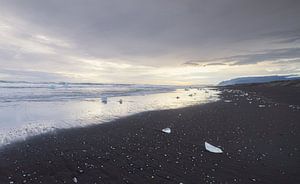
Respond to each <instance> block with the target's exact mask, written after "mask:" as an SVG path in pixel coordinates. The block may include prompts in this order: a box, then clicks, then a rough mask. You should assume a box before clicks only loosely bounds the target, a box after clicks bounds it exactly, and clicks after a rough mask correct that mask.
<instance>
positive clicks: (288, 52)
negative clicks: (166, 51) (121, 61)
mask: <svg viewBox="0 0 300 184" xmlns="http://www.w3.org/2000/svg"><path fill="white" fill-rule="evenodd" d="M299 58H300V48H284V49H272V50H264V51H260V52H258V53H257V52H256V53H252V54H244V55H235V56H230V57H223V58H214V59H210V60H193V61H187V62H184V63H183V64H184V65H190V66H215V65H231V66H232V65H249V64H257V63H260V62H270V61H271V62H276V63H278V62H283V63H284V62H286V61H294V60H296V61H299ZM216 61H217V62H216ZM218 61H219V62H218Z"/></svg>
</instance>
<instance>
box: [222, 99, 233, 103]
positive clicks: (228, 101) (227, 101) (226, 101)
mask: <svg viewBox="0 0 300 184" xmlns="http://www.w3.org/2000/svg"><path fill="white" fill-rule="evenodd" d="M224 102H225V103H230V102H232V101H231V100H224Z"/></svg>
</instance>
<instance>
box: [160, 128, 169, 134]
mask: <svg viewBox="0 0 300 184" xmlns="http://www.w3.org/2000/svg"><path fill="white" fill-rule="evenodd" d="M161 131H163V132H164V133H167V134H170V133H171V128H164V129H162V130H161Z"/></svg>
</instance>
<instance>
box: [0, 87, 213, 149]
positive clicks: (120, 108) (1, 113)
mask: <svg viewBox="0 0 300 184" xmlns="http://www.w3.org/2000/svg"><path fill="white" fill-rule="evenodd" d="M218 94H219V92H218V91H217V90H216V89H213V88H208V87H205V86H192V87H188V86H168V85H139V84H99V83H66V82H59V83H51V82H47V83H32V82H10V81H0V127H1V128H0V145H6V144H10V143H12V142H14V141H17V140H22V139H26V138H28V137H30V136H34V135H38V134H42V133H47V132H52V131H56V130H57V129H64V128H72V127H81V126H88V125H92V124H100V123H103V122H109V121H111V120H114V119H116V118H121V117H125V116H128V115H132V114H136V113H139V112H144V111H152V110H163V109H174V108H181V107H186V106H190V105H196V104H201V103H208V102H212V101H216V100H218Z"/></svg>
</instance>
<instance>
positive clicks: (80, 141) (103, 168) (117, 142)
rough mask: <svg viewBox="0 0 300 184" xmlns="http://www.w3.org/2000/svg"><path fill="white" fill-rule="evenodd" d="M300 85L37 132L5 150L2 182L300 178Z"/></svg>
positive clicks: (238, 89) (230, 92)
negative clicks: (210, 147) (214, 149)
mask: <svg viewBox="0 0 300 184" xmlns="http://www.w3.org/2000/svg"><path fill="white" fill-rule="evenodd" d="M279 88H280V90H283V89H284V90H286V92H287V93H282V92H281V91H280V90H279ZM295 89H297V90H298V89H299V87H297V86H296V87H295V86H286V87H285V88H281V87H279V86H276V85H275V86H268V85H267V86H265V87H256V85H252V86H232V87H228V88H221V89H220V90H222V91H223V93H222V95H221V100H220V101H218V102H214V103H209V104H205V105H197V106H192V107H187V108H182V109H175V110H164V111H152V112H144V113H140V114H137V115H133V116H130V117H126V118H122V119H119V120H115V121H113V122H110V123H105V124H101V125H97V126H91V127H86V128H77V129H69V130H60V131H57V132H55V133H51V134H47V135H41V136H36V137H33V138H30V139H28V140H26V141H23V142H19V143H15V144H12V145H9V146H7V147H5V148H4V149H2V150H1V151H0V183H1V184H2V183H83V184H86V183H92V184H94V183H137V184H140V183H178V184H179V183H183V184H187V183H195V184H196V183H197V184H198V183H243V184H245V183H270V184H271V183H272V184H274V183H278V184H279V183H280V184H282V183H289V184H293V183H295V184H296V183H300V164H299V163H300V154H299V149H300V142H299V140H300V137H299V128H300V104H299V100H294V101H293V100H291V99H299V98H300V96H299V93H293V95H291V96H289V95H287V96H289V97H287V96H285V94H288V91H290V90H295ZM270 94H271V95H270ZM274 96H276V97H274ZM286 99H290V100H286ZM166 127H170V128H171V130H172V132H171V133H170V134H166V133H163V132H161V131H160V130H161V129H163V128H166ZM205 141H207V142H209V143H211V144H213V145H216V146H219V147H220V148H222V150H223V151H224V153H222V154H214V153H210V152H208V151H206V150H205V148H204V142H205Z"/></svg>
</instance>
